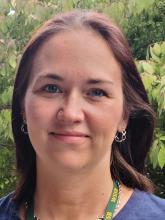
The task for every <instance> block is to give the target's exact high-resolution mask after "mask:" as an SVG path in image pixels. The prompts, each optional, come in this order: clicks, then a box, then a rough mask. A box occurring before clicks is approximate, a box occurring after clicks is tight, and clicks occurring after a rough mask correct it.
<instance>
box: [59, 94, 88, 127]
mask: <svg viewBox="0 0 165 220" xmlns="http://www.w3.org/2000/svg"><path fill="white" fill-rule="evenodd" d="M57 119H58V120H59V121H60V122H63V123H67V124H73V123H80V122H81V121H83V119H84V111H83V104H82V97H81V96H80V95H79V94H78V93H77V92H72V93H71V94H69V95H68V96H66V97H65V98H64V99H63V103H62V105H61V106H60V107H59V109H58V112H57Z"/></svg>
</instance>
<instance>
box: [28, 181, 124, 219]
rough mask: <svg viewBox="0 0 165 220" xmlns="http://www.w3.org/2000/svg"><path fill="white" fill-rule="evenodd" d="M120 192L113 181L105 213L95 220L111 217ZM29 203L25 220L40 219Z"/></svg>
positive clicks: (118, 185) (116, 206)
mask: <svg viewBox="0 0 165 220" xmlns="http://www.w3.org/2000/svg"><path fill="white" fill-rule="evenodd" d="M120 194H121V185H120V184H119V182H118V181H114V183H113V189H112V193H111V196H110V199H109V202H108V204H107V207H106V209H105V215H104V216H102V217H99V218H98V219H97V220H111V219H112V218H113V215H114V213H115V212H116V210H117V208H118V207H119V203H120ZM29 204H30V203H28V202H26V203H25V206H26V220H40V218H38V217H37V216H36V215H35V214H34V204H33V202H32V203H31V205H29Z"/></svg>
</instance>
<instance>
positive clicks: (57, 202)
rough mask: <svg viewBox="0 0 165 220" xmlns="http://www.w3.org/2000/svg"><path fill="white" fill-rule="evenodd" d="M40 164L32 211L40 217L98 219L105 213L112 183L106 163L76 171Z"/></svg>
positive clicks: (63, 219)
mask: <svg viewBox="0 0 165 220" xmlns="http://www.w3.org/2000/svg"><path fill="white" fill-rule="evenodd" d="M43 167H44V168H42V169H38V170H37V187H36V189H37V190H36V193H35V212H36V215H38V217H40V218H41V220H42V219H48V220H49V219H59V220H68V219H72V218H75V219H77V220H80V219H85V218H87V219H97V218H98V217H101V216H102V215H103V214H104V210H105V207H106V205H107V203H108V200H109V197H110V194H111V191H112V187H113V181H112V178H111V175H110V171H109V165H108V166H105V164H104V168H103V166H102V165H98V166H97V167H95V168H93V169H92V170H91V171H90V172H89V171H84V172H79V173H76V174H75V173H71V172H68V171H67V172H65V173H64V172H50V170H49V171H48V170H46V169H45V166H43ZM40 168H41V167H40ZM54 170H56V169H54ZM57 170H58V171H59V169H57ZM40 171H41V172H40ZM98 201H99V202H98ZM90 216H91V218H90Z"/></svg>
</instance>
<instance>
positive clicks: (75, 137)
mask: <svg viewBox="0 0 165 220" xmlns="http://www.w3.org/2000/svg"><path fill="white" fill-rule="evenodd" d="M50 135H53V137H55V138H56V139H57V140H60V141H62V142H65V143H78V142H82V141H84V140H85V139H86V138H89V136H88V135H87V134H84V133H81V132H50Z"/></svg>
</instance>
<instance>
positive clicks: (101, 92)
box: [88, 89, 107, 97]
mask: <svg viewBox="0 0 165 220" xmlns="http://www.w3.org/2000/svg"><path fill="white" fill-rule="evenodd" d="M88 94H89V95H90V96H96V97H102V96H107V93H106V92H105V91H104V90H102V89H92V90H91V91H90V92H89V93H88Z"/></svg>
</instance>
